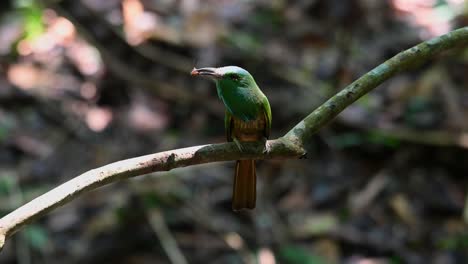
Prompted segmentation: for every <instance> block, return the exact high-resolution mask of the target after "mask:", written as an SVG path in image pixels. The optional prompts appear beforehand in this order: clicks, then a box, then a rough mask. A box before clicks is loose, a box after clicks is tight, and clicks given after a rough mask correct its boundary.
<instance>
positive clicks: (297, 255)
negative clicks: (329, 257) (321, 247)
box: [279, 246, 327, 264]
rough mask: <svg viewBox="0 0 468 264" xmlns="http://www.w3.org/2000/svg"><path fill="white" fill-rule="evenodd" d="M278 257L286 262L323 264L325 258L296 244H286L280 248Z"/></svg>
mask: <svg viewBox="0 0 468 264" xmlns="http://www.w3.org/2000/svg"><path fill="white" fill-rule="evenodd" d="M279 255H280V258H281V259H283V260H284V263H288V264H325V263H327V262H325V260H324V259H323V258H321V257H319V256H317V255H314V254H313V253H311V252H309V251H308V250H305V249H303V248H301V247H297V246H287V247H284V248H282V249H281V250H280V252H279Z"/></svg>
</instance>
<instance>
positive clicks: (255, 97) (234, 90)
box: [191, 66, 272, 211]
mask: <svg viewBox="0 0 468 264" xmlns="http://www.w3.org/2000/svg"><path fill="white" fill-rule="evenodd" d="M191 75H192V76H201V77H208V78H209V79H211V80H213V81H214V82H215V84H216V89H217V92H218V97H219V98H220V99H221V101H222V102H223V103H224V106H225V108H226V111H225V117H224V127H225V131H226V138H227V141H229V142H234V143H235V144H236V145H237V146H238V148H239V149H240V150H241V151H242V150H243V148H242V144H241V142H257V141H263V142H265V144H266V140H267V139H268V138H269V136H270V130H271V119H272V117H271V108H270V103H269V102H268V98H267V97H266V96H265V94H263V92H262V91H261V90H260V88H259V87H258V85H257V83H256V82H255V80H254V78H253V77H252V75H251V74H250V73H249V72H248V71H247V70H245V69H243V68H241V67H237V66H224V67H218V68H215V67H205V68H198V69H197V68H193V70H192V72H191ZM264 146H265V148H266V145H264ZM255 203H256V169H255V160H238V161H236V166H235V173H234V183H233V192H232V210H233V211H240V210H243V209H254V208H255Z"/></svg>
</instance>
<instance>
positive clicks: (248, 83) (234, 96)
mask: <svg viewBox="0 0 468 264" xmlns="http://www.w3.org/2000/svg"><path fill="white" fill-rule="evenodd" d="M216 88H217V90H218V96H219V98H220V99H221V100H222V101H223V102H224V105H225V106H226V109H227V111H229V113H230V114H231V115H233V116H235V117H237V118H239V119H242V120H244V121H251V120H255V119H256V118H257V117H258V115H259V114H262V111H261V110H262V107H263V105H262V102H263V99H264V97H265V95H264V94H263V93H262V91H261V90H260V89H259V88H258V86H257V84H256V83H255V81H254V80H253V78H252V79H250V80H242V81H233V80H230V79H221V80H217V81H216Z"/></svg>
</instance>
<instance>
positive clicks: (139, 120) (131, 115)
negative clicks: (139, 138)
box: [128, 103, 168, 131]
mask: <svg viewBox="0 0 468 264" xmlns="http://www.w3.org/2000/svg"><path fill="white" fill-rule="evenodd" d="M128 119H129V124H130V125H131V126H132V127H133V128H134V129H136V130H139V131H150V130H162V129H164V128H166V127H167V124H168V118H167V115H163V114H162V113H159V112H155V111H154V110H152V109H150V107H149V106H147V105H145V104H142V103H136V104H133V105H132V106H131V108H130V109H129V112H128Z"/></svg>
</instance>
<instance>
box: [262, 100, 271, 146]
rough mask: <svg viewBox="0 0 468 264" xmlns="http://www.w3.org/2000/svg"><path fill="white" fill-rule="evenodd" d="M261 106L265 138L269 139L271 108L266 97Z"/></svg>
mask: <svg viewBox="0 0 468 264" xmlns="http://www.w3.org/2000/svg"><path fill="white" fill-rule="evenodd" d="M262 106H263V113H264V114H265V120H266V126H265V137H266V138H269V137H270V130H271V108H270V103H269V102H268V98H266V96H265V97H264V98H263V102H262Z"/></svg>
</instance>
